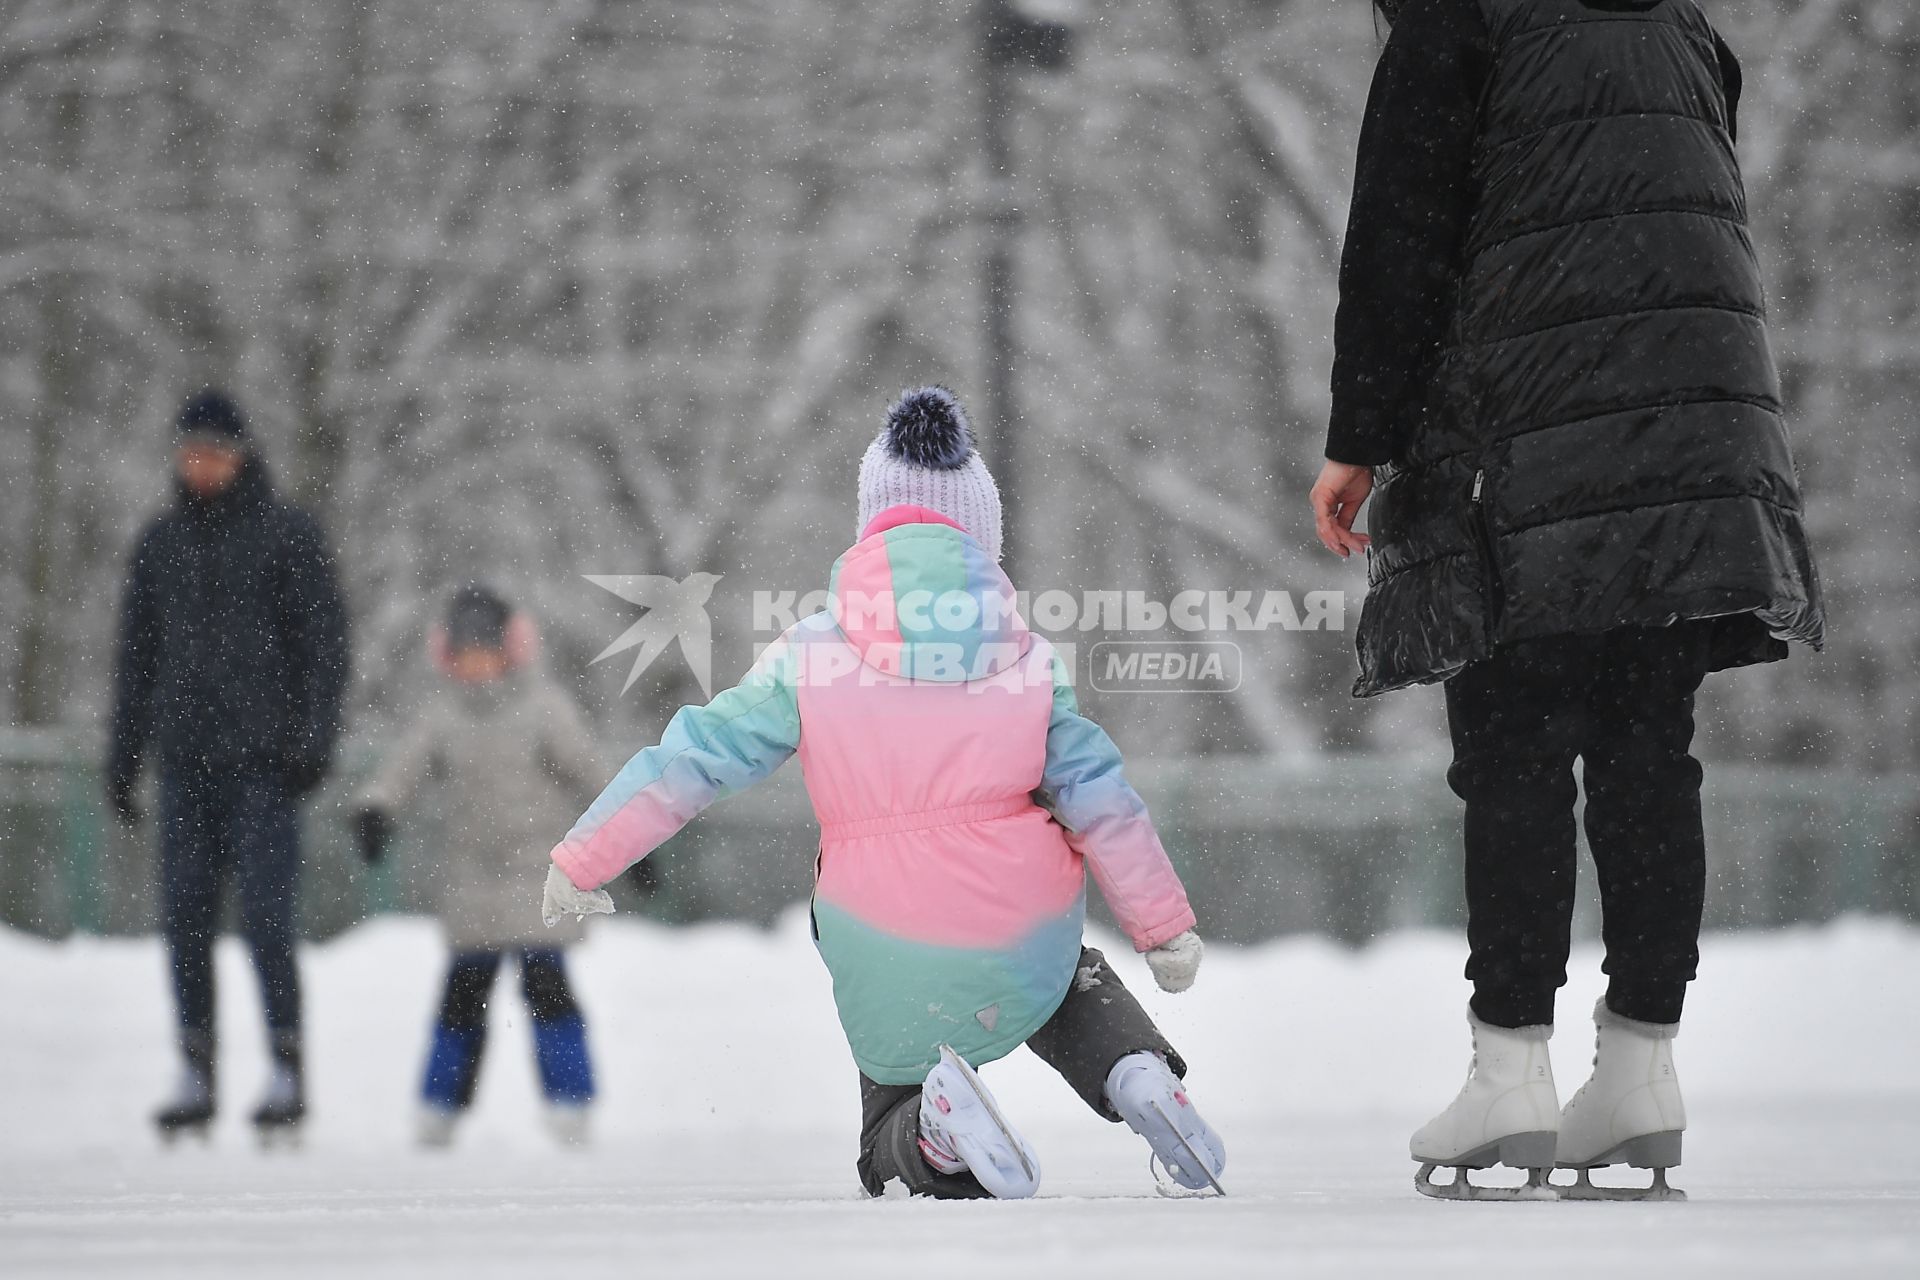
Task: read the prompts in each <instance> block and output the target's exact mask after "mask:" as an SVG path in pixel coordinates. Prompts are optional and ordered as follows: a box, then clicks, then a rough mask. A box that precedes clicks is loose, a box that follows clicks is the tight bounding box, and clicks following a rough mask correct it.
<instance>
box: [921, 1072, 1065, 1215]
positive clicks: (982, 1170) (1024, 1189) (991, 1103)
mask: <svg viewBox="0 0 1920 1280" xmlns="http://www.w3.org/2000/svg"><path fill="white" fill-rule="evenodd" d="M942 1069H945V1070H947V1071H949V1072H951V1073H952V1075H953V1077H954V1081H955V1083H957V1084H958V1085H959V1086H960V1087H959V1088H958V1089H950V1090H948V1091H949V1092H954V1093H959V1094H962V1095H964V1096H968V1097H971V1099H972V1101H973V1103H974V1104H975V1106H977V1107H978V1109H979V1115H978V1116H969V1115H967V1114H966V1111H968V1110H971V1108H965V1107H963V1108H961V1109H959V1110H956V1111H954V1112H953V1113H951V1114H949V1115H947V1116H945V1117H943V1120H944V1122H945V1124H946V1127H947V1129H948V1132H949V1133H950V1134H951V1135H952V1138H953V1142H954V1146H955V1148H956V1150H958V1152H959V1154H960V1158H961V1159H963V1160H965V1161H966V1162H967V1169H968V1171H969V1172H971V1173H972V1174H973V1176H974V1177H975V1178H978V1179H979V1180H980V1185H981V1186H983V1187H985V1188H986V1189H987V1190H988V1191H990V1192H992V1193H993V1196H994V1198H995V1199H998V1200H1024V1199H1026V1198H1027V1197H1028V1196H1031V1195H1032V1194H1033V1193H1034V1192H1035V1191H1038V1190H1039V1189H1040V1162H1039V1160H1038V1159H1037V1158H1036V1157H1035V1156H1034V1154H1033V1149H1032V1148H1030V1147H1029V1146H1027V1143H1026V1140H1025V1139H1023V1138H1022V1137H1021V1136H1020V1135H1019V1134H1018V1133H1016V1132H1014V1128H1013V1126H1012V1125H1010V1124H1008V1123H1007V1118H1006V1116H1004V1115H1002V1114H1001V1111H1000V1104H999V1103H998V1102H997V1101H996V1100H995V1099H994V1096H993V1094H992V1093H991V1092H989V1091H988V1089H987V1086H986V1085H985V1084H984V1083H982V1081H981V1079H980V1076H979V1075H978V1073H976V1072H975V1071H974V1069H973V1068H972V1067H971V1066H969V1065H968V1064H967V1060H966V1059H965V1058H962V1057H961V1056H960V1055H959V1054H957V1053H955V1052H954V1051H953V1048H952V1046H951V1045H944V1044H943V1045H941V1046H940V1065H939V1066H938V1067H935V1068H934V1070H936V1071H939V1070H942ZM982 1118H984V1121H985V1123H984V1124H982V1123H981V1122H980V1121H981V1119H982ZM970 1120H971V1121H973V1123H972V1124H969V1123H968V1122H969V1121H970Z"/></svg>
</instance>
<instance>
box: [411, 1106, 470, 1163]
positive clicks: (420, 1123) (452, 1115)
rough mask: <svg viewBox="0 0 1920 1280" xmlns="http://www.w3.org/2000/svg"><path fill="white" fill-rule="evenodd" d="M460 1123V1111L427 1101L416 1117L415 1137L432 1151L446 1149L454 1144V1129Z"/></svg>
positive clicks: (414, 1122)
mask: <svg viewBox="0 0 1920 1280" xmlns="http://www.w3.org/2000/svg"><path fill="white" fill-rule="evenodd" d="M459 1123H460V1113H459V1112H458V1111H456V1110H454V1109H453V1108H452V1107H437V1106H435V1105H434V1104H433V1103H431V1102H428V1103H425V1104H423V1105H422V1106H421V1108H420V1111H419V1113H418V1114H417V1115H415V1117H414V1121H413V1139H414V1141H415V1142H417V1143H419V1144H420V1145H421V1146H422V1147H425V1148H427V1149H428V1150H430V1151H444V1150H446V1149H447V1148H448V1147H450V1146H452V1145H453V1131H454V1129H455V1128H456V1127H457V1126H458V1125H459Z"/></svg>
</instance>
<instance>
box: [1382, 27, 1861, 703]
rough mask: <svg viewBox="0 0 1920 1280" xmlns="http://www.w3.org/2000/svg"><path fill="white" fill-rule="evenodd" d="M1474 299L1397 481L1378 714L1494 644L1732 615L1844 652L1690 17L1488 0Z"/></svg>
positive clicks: (1463, 285)
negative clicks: (1835, 641)
mask: <svg viewBox="0 0 1920 1280" xmlns="http://www.w3.org/2000/svg"><path fill="white" fill-rule="evenodd" d="M1481 8H1482V11H1483V12H1484V14H1485V17H1486V22H1487V30H1488V34H1489V36H1490V38H1491V46H1492V64H1491V72H1490V79H1489V82H1488V85H1487V88H1486V92H1485V95H1484V97H1483V99H1482V101H1481V106H1480V111H1479V115H1478V126H1477V139H1476V143H1475V148H1474V162H1473V189H1474V193H1475V195H1474V199H1475V204H1474V211H1473V216H1472V219H1471V223H1470V226H1469V230H1468V233H1467V239H1466V244H1465V246H1464V250H1463V259H1462V274H1461V279H1460V288H1459V298H1458V303H1457V307H1456V309H1455V312H1454V315H1453V319H1452V322H1451V325H1450V328H1449V331H1448V335H1447V340H1446V343H1445V345H1444V347H1443V349H1442V352H1441V355H1440V358H1439V361H1438V363H1437V365H1436V366H1435V367H1434V373H1433V375H1432V377H1431V379H1430V381H1429V383H1428V385H1427V387H1426V393H1425V396H1424V403H1423V404H1422V405H1421V408H1420V417H1421V420H1420V421H1419V422H1417V423H1415V424H1413V426H1412V429H1411V431H1410V432H1409V433H1408V443H1407V445H1406V447H1405V449H1404V451H1403V455H1404V456H1402V457H1400V458H1397V459H1395V461H1394V462H1393V463H1391V464H1389V465H1387V466H1385V467H1382V468H1380V469H1379V470H1378V471H1377V473H1376V481H1377V485H1376V489H1375V492H1374V499H1373V503H1374V505H1373V509H1372V512H1371V515H1370V521H1369V526H1368V527H1369V530H1370V532H1371V533H1372V535H1373V551H1372V554H1371V556H1370V559H1369V566H1368V579H1369V586H1370V590H1369V593H1368V596H1367V602H1366V606H1365V609H1364V610H1363V613H1362V617H1361V621H1360V631H1359V650H1360V664H1361V676H1360V680H1359V682H1358V684H1357V685H1356V686H1355V690H1354V691H1355V693H1356V694H1361V695H1365V694H1373V693H1379V692H1382V691H1384V690H1388V689H1394V688H1399V687H1401V686H1404V685H1409V684H1417V683H1422V682H1427V681H1434V680H1444V679H1445V678H1447V677H1448V676H1450V675H1452V674H1453V673H1454V672H1455V671H1458V670H1459V669H1460V668H1461V667H1462V666H1464V665H1465V664H1466V663H1468V662H1471V661H1473V660H1474V659H1477V658H1481V657H1484V656H1486V655H1487V653H1488V652H1489V651H1490V650H1491V649H1492V648H1493V647H1494V646H1496V645H1499V644H1502V643H1506V642H1510V641H1515V640H1521V639H1526V638H1528V637H1533V636H1543V635H1553V634H1561V633H1567V632H1598V631H1605V630H1609V629H1612V628H1615V627H1620V626H1624V625H1634V624H1654V625H1658V624H1665V623H1668V622H1672V621H1674V620H1677V619H1691V618H1720V619H1724V621H1723V623H1722V624H1721V626H1720V628H1719V629H1718V631H1719V634H1718V645H1717V653H1716V657H1715V665H1716V666H1721V667H1725V666H1735V665H1740V664H1742V663H1748V662H1756V661H1765V660H1768V659H1771V658H1777V657H1781V656H1783V655H1784V653H1785V648H1786V646H1785V645H1784V643H1782V639H1781V638H1782V637H1785V638H1791V639H1797V640H1803V641H1806V642H1807V643H1809V644H1812V645H1813V646H1815V647H1816V648H1817V647H1819V646H1820V645H1821V643H1822V641H1823V627H1824V619H1823V613H1822V609H1821V604H1820V591H1819V585H1818V582H1817V579H1816V576H1815V573H1814V567H1813V561H1812V557H1811V554H1810V551H1809V548H1808V545H1807V538H1806V534H1805V531H1804V529H1803V528H1802V522H1801V504H1800V494H1799V489H1798V485H1797V483H1796V481H1795V478H1794V471H1793V460H1792V457H1791V456H1790V454H1789V451H1788V447H1787V436H1786V431H1785V429H1784V427H1783V425H1782V422H1781V415H1780V387H1779V379H1778V376H1777V374H1776V372H1775V369H1774V363H1773V357H1772V354H1771V352H1770V350H1769V348H1768V345H1767V335H1766V329H1765V325H1764V320H1763V296H1762V291H1761V284H1760V273H1759V268H1758V266H1757V264H1756V261H1755V258H1754V253H1753V246H1752V243H1751V242H1750V240H1749V239H1748V236H1747V229H1746V214H1747V210H1746V200H1745V195H1744V191H1743V188H1742V185H1741V181H1740V173H1739V169H1738V167H1737V165H1736V163H1735V161H1734V155H1733V146H1732V141H1731V139H1730V138H1729V136H1728V130H1727V118H1726V100H1725V96H1724V93H1723V90H1722V87H1721V83H1720V80H1719V79H1718V77H1717V76H1716V73H1715V66H1716V63H1715V53H1714V43H1713V33H1712V30H1711V29H1710V28H1709V27H1708V25H1707V22H1706V19H1705V18H1704V17H1703V16H1702V14H1701V13H1700V11H1699V9H1698V8H1697V7H1696V6H1695V4H1694V3H1693V0H1656V2H1654V3H1650V4H1633V3H1625V2H1623V0H1615V2H1614V3H1611V4H1608V5H1605V6H1598V5H1593V4H1588V3H1583V2H1582V0H1481Z"/></svg>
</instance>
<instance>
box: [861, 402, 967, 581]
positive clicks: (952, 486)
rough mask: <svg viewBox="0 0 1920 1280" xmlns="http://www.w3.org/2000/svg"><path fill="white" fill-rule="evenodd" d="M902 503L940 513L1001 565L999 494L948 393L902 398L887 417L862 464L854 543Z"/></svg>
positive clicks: (964, 417) (963, 417)
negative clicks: (858, 518)
mask: <svg viewBox="0 0 1920 1280" xmlns="http://www.w3.org/2000/svg"><path fill="white" fill-rule="evenodd" d="M902 503H906V504H909V505H911V506H916V507H926V508H927V509H928V510H930V511H937V512H939V513H940V514H941V515H943V516H945V517H947V519H949V520H951V521H953V522H954V523H955V524H957V525H959V526H960V527H961V528H962V529H965V530H966V531H967V532H968V533H970V534H972V535H973V539H974V541H975V542H978V543H979V544H980V546H981V547H982V549H984V550H985V551H986V553H987V554H988V555H990V556H992V557H993V558H994V559H995V560H998V559H999V558H1000V490H999V489H997V488H995V487H994V483H993V477H992V476H991V475H989V474H987V464H986V463H985V462H984V461H983V460H982V459H981V457H980V452H979V450H977V449H975V448H974V447H973V426H972V424H971V423H969V422H968V421H967V411H966V410H965V409H962V408H961V407H960V401H959V400H958V399H957V398H955V396H954V394H953V392H951V391H949V390H947V389H946V388H945V387H917V388H915V389H914V390H912V391H903V392H901V393H900V398H899V399H898V400H896V401H894V402H893V407H892V408H890V409H888V410H887V421H886V425H885V426H883V427H881V428H880V434H879V435H877V436H875V437H874V440H873V443H872V444H870V445H868V446H867V452H866V454H865V455H864V456H863V457H862V458H861V459H860V523H859V525H858V526H857V527H856V528H855V530H854V536H855V537H859V536H860V534H862V533H864V532H865V531H866V527H867V525H868V524H870V523H871V522H872V520H873V518H874V517H875V516H877V515H879V514H880V513H881V512H882V511H885V510H886V509H887V508H888V507H897V506H899V505H901V504H902Z"/></svg>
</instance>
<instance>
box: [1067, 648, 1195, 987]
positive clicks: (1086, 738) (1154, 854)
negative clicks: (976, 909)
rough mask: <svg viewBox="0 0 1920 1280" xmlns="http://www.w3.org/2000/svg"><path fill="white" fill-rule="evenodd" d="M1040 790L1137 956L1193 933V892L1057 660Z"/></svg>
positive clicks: (1116, 751)
mask: <svg viewBox="0 0 1920 1280" xmlns="http://www.w3.org/2000/svg"><path fill="white" fill-rule="evenodd" d="M1041 788H1042V790H1043V791H1044V792H1045V793H1046V796H1045V797H1044V798H1045V799H1046V800H1047V801H1048V807H1049V808H1050V809H1051V810H1052V811H1053V814H1054V816H1055V817H1056V818H1057V819H1059V821H1060V825H1061V826H1063V827H1065V828H1066V829H1067V840H1068V842H1069V843H1070V844H1072V845H1073V847H1074V848H1075V849H1077V850H1078V851H1079V852H1080V854H1081V855H1082V856H1083V857H1085V858H1086V860H1087V866H1088V867H1089V868H1091V869H1092V871H1093V880H1094V883H1095V884H1097V885H1099V886H1100V892H1101V893H1102V894H1103V895H1104V896H1105V897H1106V900H1107V905H1109V906H1110V907H1112V908H1113V914H1114V916H1115V917H1116V918H1118V920H1119V921H1120V927H1121V928H1122V929H1124V930H1125V931H1126V934H1127V936H1128V937H1129V938H1131V939H1132V940H1133V945H1134V947H1135V949H1137V950H1140V951H1153V950H1155V949H1156V948H1161V947H1163V946H1165V944H1167V943H1169V942H1171V941H1173V940H1174V939H1176V938H1179V937H1180V936H1181V935H1182V934H1185V933H1186V932H1188V931H1189V930H1190V929H1192V928H1193V925H1194V917H1193V908H1192V907H1191V906H1189V905H1188V903H1187V891H1186V889H1185V887H1183V886H1182V885H1181V883H1180V876H1179V874H1178V873H1177V872H1175V871H1174V869H1173V863H1172V862H1170V861H1168V859H1167V851H1166V850H1165V849H1164V848H1162V847H1161V844H1160V836H1159V834H1158V833H1157V832H1156V831H1154V829H1153V820H1152V819H1151V818H1149V817H1148V816H1147V806H1146V803H1145V802H1144V801H1143V800H1141V799H1140V795H1139V793H1138V792H1136V791H1135V790H1134V789H1133V788H1132V787H1131V786H1129V785H1127V779H1126V776H1125V775H1124V774H1123V773H1122V772H1121V766H1120V749H1119V748H1118V747H1116V746H1115V745H1114V743H1113V739H1112V738H1110V737H1108V736H1107V732H1106V730H1104V729H1102V728H1101V727H1100V726H1099V725H1097V724H1095V723H1094V722H1093V721H1091V720H1089V719H1087V718H1086V717H1085V716H1083V715H1081V714H1080V704H1079V701H1078V699H1076V698H1075V697H1074V695H1073V686H1072V685H1071V684H1069V683H1068V682H1067V673H1066V667H1065V665H1064V664H1063V663H1062V662H1061V660H1060V656H1059V655H1058V654H1055V655H1054V658H1053V718H1052V720H1051V721H1050V722H1049V723H1048V725H1047V763H1046V770H1045V774H1044V776H1043V778H1042V781H1041ZM1194 941H1195V942H1196V943H1197V941H1198V940H1197V939H1195V940H1194ZM1194 963H1195V964H1196V965H1197V964H1198V957H1197V955H1196V956H1195V961H1194ZM1155 976H1156V977H1158V976H1159V974H1158V971H1157V969H1156V974H1155ZM1190 980H1191V978H1189V981H1190ZM1161 985H1163V986H1165V985H1166V983H1165V982H1164V981H1163V982H1162V984H1161ZM1169 989H1173V988H1169Z"/></svg>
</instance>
